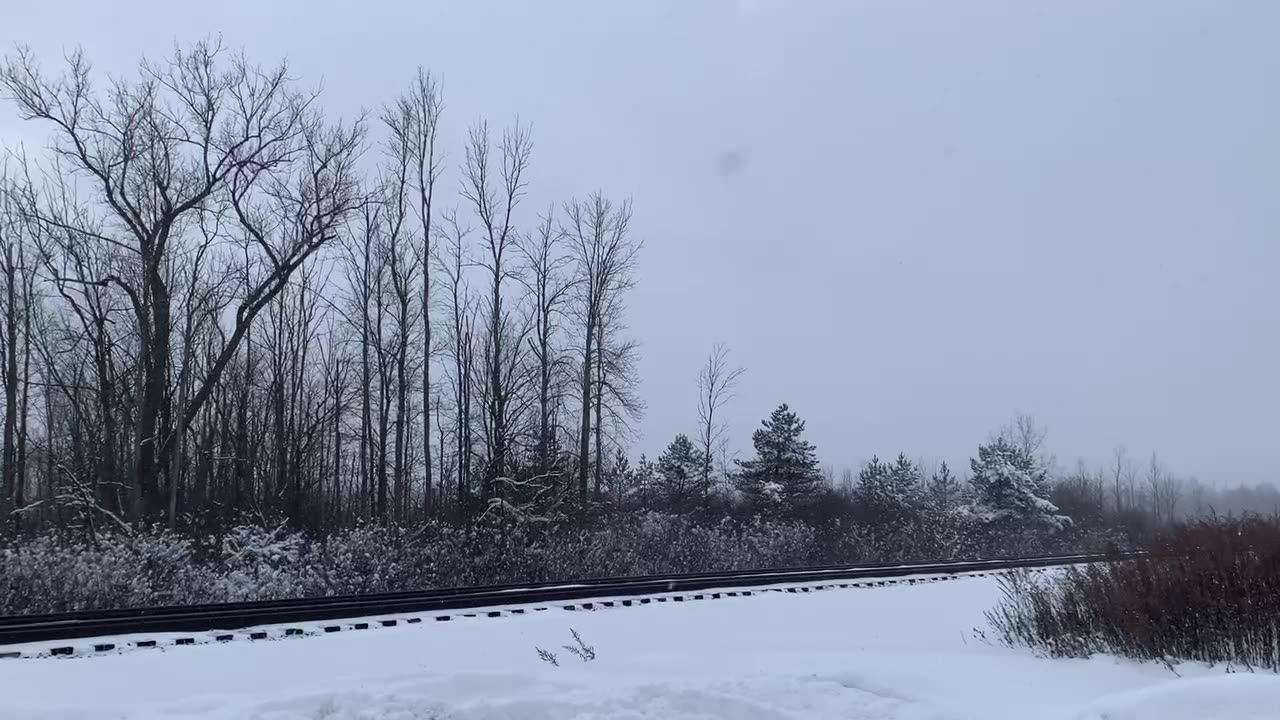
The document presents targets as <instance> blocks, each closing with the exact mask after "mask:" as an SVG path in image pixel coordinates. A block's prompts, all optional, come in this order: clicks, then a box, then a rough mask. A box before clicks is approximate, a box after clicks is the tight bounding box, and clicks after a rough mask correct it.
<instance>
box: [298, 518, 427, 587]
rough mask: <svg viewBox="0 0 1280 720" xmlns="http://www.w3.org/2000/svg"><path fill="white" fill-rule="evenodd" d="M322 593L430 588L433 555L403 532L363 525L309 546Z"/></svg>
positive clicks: (410, 535) (380, 526) (378, 526)
mask: <svg viewBox="0 0 1280 720" xmlns="http://www.w3.org/2000/svg"><path fill="white" fill-rule="evenodd" d="M310 560H311V563H312V565H313V567H314V568H315V569H316V571H317V572H318V574H319V575H320V577H321V578H322V581H323V583H324V587H325V590H326V593H325V594H327V595H357V594H362V593H377V592H392V591H396V590H415V589H420V588H427V587H432V586H433V585H435V566H434V560H435V558H434V555H433V554H432V552H431V550H430V549H429V548H428V547H427V546H425V545H423V544H420V543H415V542H414V537H413V535H412V534H411V533H409V532H408V531H406V530H404V529H402V528H400V527H397V526H384V525H374V524H369V523H364V524H361V525H358V526H356V527H354V528H352V529H350V530H344V531H342V532H338V533H335V534H334V535H330V536H329V537H327V538H325V539H324V540H323V541H321V542H318V543H316V544H315V545H313V546H312V548H311V554H310Z"/></svg>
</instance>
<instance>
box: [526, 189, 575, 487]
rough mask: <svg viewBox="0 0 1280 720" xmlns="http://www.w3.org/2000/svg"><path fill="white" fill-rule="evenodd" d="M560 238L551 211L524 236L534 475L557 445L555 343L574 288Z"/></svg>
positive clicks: (559, 364)
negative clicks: (533, 406) (529, 315)
mask: <svg viewBox="0 0 1280 720" xmlns="http://www.w3.org/2000/svg"><path fill="white" fill-rule="evenodd" d="M562 239H563V236H562V234H561V232H560V230H559V228H557V227H556V226H555V218H554V209H548V210H547V213H546V214H545V215H543V216H542V219H541V222H540V223H539V224H538V228H537V230H536V231H535V232H534V233H533V234H532V235H530V236H529V237H526V238H523V239H522V242H521V245H520V249H521V251H522V252H523V254H524V260H525V267H526V272H525V273H524V275H523V278H524V282H525V286H526V288H527V289H528V292H529V296H530V299H531V306H532V312H533V321H532V323H531V325H532V333H531V336H530V337H529V338H528V343H529V350H530V354H531V355H532V358H533V362H534V363H535V370H534V375H535V381H536V383H537V388H536V393H537V406H538V417H537V420H536V423H537V424H536V427H535V430H534V431H535V433H536V439H535V441H534V443H535V454H536V456H537V468H536V469H537V474H539V475H546V474H547V473H549V472H550V471H551V466H552V457H551V454H552V452H553V450H554V448H555V446H556V442H555V439H556V438H555V435H556V431H557V427H556V422H557V420H556V418H557V415H558V410H559V408H560V404H561V397H562V394H563V388H562V387H561V386H562V384H563V378H564V361H565V359H566V358H565V357H564V355H563V354H562V353H561V351H560V348H559V347H558V345H557V343H558V341H559V337H558V336H559V334H560V332H561V322H562V319H563V316H564V312H565V305H566V303H567V302H568V300H569V297H570V293H571V291H572V290H573V287H574V286H573V280H572V279H571V278H570V277H569V274H568V265H569V263H570V258H569V256H568V255H566V254H564V253H563V252H562V250H561V246H562V245H563V242H562Z"/></svg>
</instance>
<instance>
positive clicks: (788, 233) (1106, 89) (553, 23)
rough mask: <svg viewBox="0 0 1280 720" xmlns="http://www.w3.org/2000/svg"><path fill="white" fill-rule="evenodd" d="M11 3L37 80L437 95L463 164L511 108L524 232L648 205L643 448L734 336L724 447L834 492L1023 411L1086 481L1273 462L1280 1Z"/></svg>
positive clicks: (635, 317) (356, 96) (640, 327)
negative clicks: (614, 204)
mask: <svg viewBox="0 0 1280 720" xmlns="http://www.w3.org/2000/svg"><path fill="white" fill-rule="evenodd" d="M0 2H2V4H3V5H4V6H5V7H4V12H3V15H4V18H5V19H4V22H3V27H2V28H0V40H2V41H3V44H4V45H5V46H6V47H11V46H12V44H13V43H14V42H25V43H29V44H31V45H33V46H34V48H35V49H36V50H37V52H38V53H39V54H40V55H41V56H43V57H45V58H47V63H48V65H49V66H50V67H51V69H52V65H53V64H54V62H55V60H56V59H57V57H58V53H60V52H61V51H62V50H63V49H65V48H71V47H74V46H76V45H81V46H83V47H84V48H85V50H86V51H87V52H88V55H89V57H90V58H92V59H93V60H94V61H95V63H96V64H97V65H98V67H99V68H101V69H105V70H122V69H127V68H128V67H129V66H131V65H132V63H133V62H134V61H136V59H137V57H138V55H139V54H140V53H142V52H146V53H148V54H152V55H159V54H163V53H165V52H167V51H168V49H169V48H170V47H171V46H172V43H173V42H174V40H175V39H176V40H179V41H181V42H188V41H190V40H193V39H198V38H200V37H202V36H204V35H206V34H209V33H215V32H221V33H222V34H223V37H224V41H225V43H226V44H227V45H230V46H233V47H234V46H239V47H244V48H245V49H246V51H247V52H248V53H249V54H250V55H251V56H252V57H254V58H255V59H258V60H261V61H263V62H268V63H269V62H272V61H274V60H276V59H278V58H279V57H281V56H288V57H289V58H290V60H291V62H292V64H293V67H294V71H295V74H296V75H298V76H300V77H302V78H304V79H306V80H307V81H311V82H319V81H321V80H323V84H324V97H325V102H324V104H325V106H326V107H327V108H329V109H330V110H331V111H332V112H335V113H338V112H342V113H345V114H347V115H350V114H352V113H354V112H356V111H357V110H358V109H359V108H361V107H365V108H373V107H377V106H378V105H379V104H380V103H382V102H385V101H387V100H389V99H390V98H391V97H392V96H393V95H394V94H395V93H396V92H398V91H400V90H401V89H402V88H403V87H404V86H405V85H406V84H407V82H408V81H409V79H410V78H411V76H412V74H413V72H414V69H415V67H416V66H417V65H418V64H422V65H425V66H426V67H427V68H428V69H430V70H432V71H433V72H435V73H437V74H439V75H440V76H441V77H442V78H443V83H444V91H445V102H446V105H447V109H446V118H445V126H444V128H443V129H442V131H443V133H444V136H445V138H446V139H447V141H448V143H449V144H450V145H451V147H452V152H451V158H450V159H451V161H452V162H451V168H453V167H456V164H457V161H458V160H460V159H461V152H460V150H459V149H458V148H459V147H460V145H459V143H460V141H461V139H462V138H463V136H464V135H465V130H466V126H467V125H468V124H469V123H470V122H471V121H473V120H474V119H475V118H477V117H480V116H486V117H488V118H489V119H490V120H491V122H492V123H497V124H501V123H502V122H503V121H506V120H508V119H510V118H511V117H513V116H514V115H516V114H517V113H518V114H519V116H520V118H521V119H522V120H524V121H528V122H530V123H532V125H533V128H534V142H535V151H534V152H535V154H534V165H533V176H532V177H533V183H534V185H533V187H532V192H531V195H530V198H529V201H528V205H527V206H526V211H527V213H526V219H528V220H530V221H531V220H532V218H533V213H534V212H535V211H537V210H539V209H541V208H542V207H543V206H545V204H546V203H547V202H550V201H552V200H556V201H559V200H563V199H565V198H567V197H569V196H571V195H574V194H584V193H586V192H589V191H591V190H593V189H595V188H597V187H599V188H602V189H604V190H605V191H606V192H607V193H608V194H610V195H613V196H617V197H622V196H626V195H630V196H631V197H632V198H633V199H634V202H635V210H636V215H635V221H634V229H635V232H636V233H637V234H638V235H639V236H641V237H642V238H643V239H644V241H645V250H644V252H643V255H642V262H641V266H640V284H639V286H638V287H637V289H636V290H635V291H634V294H633V295H632V297H631V300H630V303H629V305H630V324H631V327H632V331H633V334H634V335H635V336H636V337H637V338H639V339H640V340H641V341H642V342H643V364H642V371H643V375H644V383H643V386H642V393H643V395H644V396H645V398H646V400H647V402H648V406H649V409H648V413H647V414H646V416H645V419H644V421H643V423H642V425H641V430H642V431H643V435H644V436H643V438H641V439H640V440H639V442H638V443H637V445H636V448H635V450H636V451H637V452H638V451H644V452H647V453H649V454H650V456H654V455H656V454H657V452H658V451H659V450H660V449H661V447H662V446H664V445H665V443H666V442H667V441H668V440H669V439H670V437H671V436H672V435H673V434H674V433H675V432H677V431H681V430H684V431H692V430H693V428H694V423H695V421H696V413H695V408H696V400H695V387H696V377H697V371H698V367H699V365H700V363H701V362H702V361H703V359H704V358H705V356H706V353H707V352H708V350H709V349H710V348H711V346H712V344H713V343H714V342H716V341H723V342H725V343H727V344H728V345H729V346H730V348H731V352H732V359H733V360H734V361H735V362H737V363H739V364H741V365H744V366H746V367H747V368H748V372H747V374H746V375H745V376H744V378H743V382H742V385H741V388H740V391H739V393H738V397H737V399H736V401H735V402H734V404H733V405H732V407H731V410H730V414H731V422H732V433H733V441H734V442H733V444H734V447H735V448H737V449H739V450H741V451H746V450H748V449H749V448H750V439H749V435H750V432H751V430H752V429H754V428H755V427H756V426H757V425H758V422H759V420H760V418H762V417H763V416H765V415H766V414H767V413H768V412H769V411H770V410H771V409H772V408H773V407H774V406H776V405H777V404H778V403H780V402H784V401H785V402H789V403H791V405H792V406H793V408H794V409H796V410H797V411H798V412H799V413H800V414H801V416H802V417H804V418H805V419H806V420H807V422H808V427H809V435H810V438H811V439H812V440H813V441H814V442H815V443H816V444H817V445H818V449H819V454H820V455H821V457H822V459H823V462H824V463H825V464H829V465H832V466H835V467H837V468H839V467H841V466H844V465H850V466H853V465H856V464H857V463H859V462H861V461H862V460H865V459H867V458H869V457H870V456H871V454H872V453H879V454H880V455H882V456H884V455H891V454H895V453H897V452H898V451H899V450H902V451H906V452H907V453H908V454H909V455H911V456H927V457H930V458H936V459H946V460H949V461H951V462H953V463H956V464H960V463H962V462H963V461H964V459H965V458H967V457H968V456H969V455H970V454H972V452H973V448H974V446H975V445H976V443H977V442H979V441H980V440H982V439H984V438H985V437H986V436H987V435H988V433H989V432H990V430H991V429H993V428H994V427H996V426H997V425H999V424H1001V423H1002V422H1004V421H1005V420H1007V419H1008V417H1009V415H1010V414H1011V413H1012V412H1013V411H1014V410H1015V409H1021V410H1023V411H1025V412H1028V413H1032V414H1034V415H1035V416H1037V418H1038V419H1039V420H1041V421H1042V422H1044V423H1045V424H1047V425H1048V426H1049V427H1050V429H1051V434H1050V441H1049V444H1050V445H1051V446H1052V450H1053V451H1054V452H1055V453H1056V454H1057V456H1058V457H1059V459H1060V460H1062V461H1065V462H1066V463H1067V464H1070V463H1074V461H1075V459H1076V458H1078V457H1083V458H1087V459H1089V460H1091V461H1094V462H1096V461H1102V460H1104V459H1105V458H1106V456H1107V455H1108V454H1109V453H1110V451H1111V449H1112V448H1114V447H1115V446H1116V445H1117V444H1119V443H1125V444H1127V445H1128V446H1129V448H1130V451H1131V453H1133V454H1136V455H1139V456H1143V455H1146V454H1149V453H1150V452H1151V451H1153V450H1156V451H1159V452H1160V454H1161V456H1162V458H1163V459H1164V460H1165V461H1166V462H1167V463H1168V464H1169V465H1170V466H1171V467H1172V469H1174V470H1175V471H1177V472H1180V473H1185V474H1194V475H1197V476H1199V477H1200V478H1201V479H1202V480H1206V481H1216V482H1220V483H1224V482H1225V483H1235V482H1238V481H1243V482H1257V481H1262V480H1266V479H1274V478H1275V477H1276V470H1275V468H1277V467H1280V419H1277V415H1276V409H1277V408H1280V380H1277V376H1276V371H1277V369H1278V368H1280V339H1278V337H1280V335H1278V328H1277V317H1276V316H1277V310H1278V309H1280V284H1277V281H1276V275H1277V273H1278V272H1280V249H1278V247H1277V246H1278V242H1280V102H1278V101H1277V99H1276V98H1277V94H1276V93H1277V90H1276V79H1277V77H1280V72H1278V71H1280V45H1278V44H1277V43H1276V42H1275V39H1276V36H1275V33H1276V29H1277V28H1280V3H1275V2H1270V1H1267V0H1260V1H1257V2H1246V1H1245V0H1237V1H1235V2H1227V3H1224V2H1217V1H1215V0H1203V1H1201V2H1174V1H1164V0H1146V1H1139V0H1126V2H1114V1H1111V0H1105V1H1104V0H1074V1H1072V2H1064V1H1061V0H1017V1H1015V0H1006V1H1004V2H991V1H986V2H978V1H975V0H966V1H965V2H949V1H945V0H930V1H928V2H913V1H901V2H889V1H888V0H882V1H880V2H864V1H857V2H854V1H850V2H839V1H837V0H831V1H829V2H828V1H822V2H819V1H817V0H742V1H740V2H728V1H705V2H688V1H687V0H670V1H665V2H655V1H646V2H629V3H626V4H622V3H607V2H598V1H595V0H580V1H577V2H555V3H551V2H541V1H540V2H514V1H513V2H474V1H473V2H461V1H459V2H450V3H447V4H446V3H442V2H408V1H403V2H395V3H392V2H381V1H378V0H366V1H365V2H361V3H341V2H332V1H329V0H313V1H311V2H302V1H293V0H291V1H289V2H284V1H276V0H252V1H246V0H227V1H225V2H219V3H206V4H200V5H189V4H186V3H175V2H173V1H172V0H165V1H164V2H150V1H148V2H140V1H136V0H131V1H125V0H117V1H116V2H101V1H100V0H90V1H78V2H68V1H66V0H45V1H43V2H33V1H29V0H0ZM195 8H201V9H209V12H208V13H207V14H197V11H196V10H195ZM29 132H30V129H29V128H28V129H23V130H17V129H16V121H15V120H14V118H13V116H12V112H11V110H10V109H9V108H7V107H6V108H4V109H3V110H0V137H2V138H3V139H4V141H6V142H12V141H13V140H15V139H21V138H22V137H23V136H24V135H26V137H27V138H28V139H31V136H30V135H27V133H29ZM725 170H732V172H729V173H726V172H725ZM447 182H448V183H449V184H450V186H452V183H454V182H456V173H453V172H452V171H451V173H450V174H449V175H448V176H447Z"/></svg>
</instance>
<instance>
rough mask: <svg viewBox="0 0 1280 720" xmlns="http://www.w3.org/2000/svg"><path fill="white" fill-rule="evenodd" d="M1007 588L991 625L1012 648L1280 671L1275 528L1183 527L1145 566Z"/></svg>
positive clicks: (1251, 522)
mask: <svg viewBox="0 0 1280 720" xmlns="http://www.w3.org/2000/svg"><path fill="white" fill-rule="evenodd" d="M1002 582H1003V585H1002V587H1003V590H1004V592H1005V599H1004V601H1003V602H1002V603H1001V604H1000V605H999V606H998V607H997V608H996V609H994V610H992V611H990V612H988V613H987V617H988V619H989V620H990V622H991V624H992V627H993V628H995V630H996V632H997V635H998V637H999V638H1000V639H1001V640H1003V641H1004V642H1006V643H1008V644H1010V645H1025V646H1029V647H1032V648H1035V649H1038V650H1042V651H1045V652H1047V653H1049V654H1051V655H1055V656H1068V657H1083V656H1087V655H1090V654H1093V653H1110V654H1115V655H1123V656H1125V657H1131V658H1136V659H1140V660H1161V661H1165V662H1170V661H1173V660H1189V661H1201V662H1207V663H1230V664H1232V665H1239V666H1243V667H1245V668H1248V669H1267V670H1273V671H1280V522H1278V521H1277V520H1275V519H1261V518H1250V519H1245V520H1215V521H1212V522H1203V523H1199V524H1196V525H1192V526H1186V527H1181V528H1178V529H1176V530H1175V531H1173V532H1171V533H1169V534H1168V535H1167V536H1165V537H1164V538H1162V539H1161V540H1159V541H1157V542H1156V543H1155V544H1154V546H1153V547H1152V548H1151V554H1150V556H1149V557H1145V558H1142V559H1139V560H1128V561H1123V562H1114V563H1104V564H1096V565H1091V566H1087V567H1082V568H1072V569H1069V570H1066V571H1063V572H1059V573H1055V574H1051V575H1048V576H1037V575H1033V574H1030V573H1022V574H1017V575H1012V576H1009V577H1008V578H1007V579H1005V580H1004V581H1002Z"/></svg>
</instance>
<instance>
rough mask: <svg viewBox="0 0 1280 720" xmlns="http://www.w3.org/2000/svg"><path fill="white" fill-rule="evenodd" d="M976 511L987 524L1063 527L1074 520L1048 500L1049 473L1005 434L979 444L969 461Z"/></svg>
mask: <svg viewBox="0 0 1280 720" xmlns="http://www.w3.org/2000/svg"><path fill="white" fill-rule="evenodd" d="M969 467H970V468H971V470H972V471H973V478H972V479H971V480H970V481H969V483H970V485H971V486H972V487H973V506H972V507H973V512H974V514H975V515H976V516H977V517H978V519H979V520H981V521H983V522H985V523H988V524H1004V525H1011V526H1014V527H1033V526H1038V527H1048V528H1051V529H1061V528H1063V527H1066V526H1067V525H1069V524H1070V523H1071V519H1070V518H1068V517H1066V516H1065V515H1060V514H1058V508H1057V506H1056V505H1054V504H1053V503H1052V502H1050V501H1049V499H1048V496H1049V491H1050V488H1049V481H1048V477H1047V473H1046V472H1045V470H1044V469H1043V468H1042V467H1040V465H1039V464H1038V463H1037V462H1036V460H1035V458H1033V457H1032V456H1031V454H1030V453H1028V452H1027V451H1026V450H1024V449H1022V448H1019V447H1017V446H1016V445H1014V444H1013V443H1011V442H1009V441H1008V440H1006V439H1005V438H1003V437H998V438H996V439H995V440H994V441H993V442H991V443H990V444H988V445H982V446H979V447H978V457H976V458H973V459H971V460H970V461H969Z"/></svg>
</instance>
